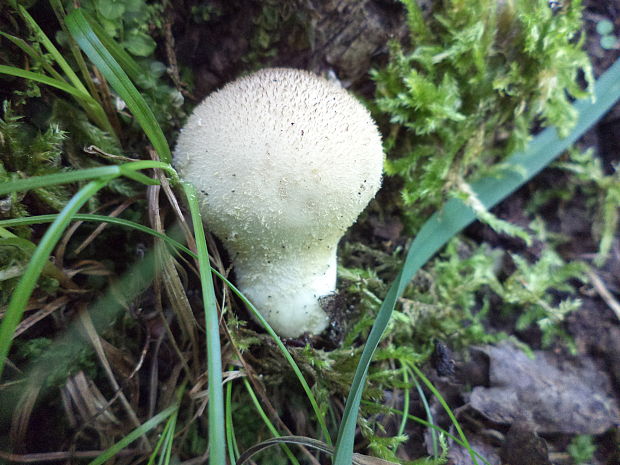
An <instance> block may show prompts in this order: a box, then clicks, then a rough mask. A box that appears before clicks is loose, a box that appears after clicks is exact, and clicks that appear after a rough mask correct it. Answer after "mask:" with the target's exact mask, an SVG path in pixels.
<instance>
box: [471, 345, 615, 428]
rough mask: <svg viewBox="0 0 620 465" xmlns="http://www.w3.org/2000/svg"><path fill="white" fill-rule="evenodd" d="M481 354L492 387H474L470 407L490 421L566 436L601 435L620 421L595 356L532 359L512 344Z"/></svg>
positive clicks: (540, 355) (545, 354)
mask: <svg viewBox="0 0 620 465" xmlns="http://www.w3.org/2000/svg"><path fill="white" fill-rule="evenodd" d="M482 351H483V352H484V353H486V354H487V355H488V357H489V359H490V366H491V368H490V387H488V388H487V387H481V386H478V387H475V388H474V390H473V391H472V394H471V398H470V404H471V406H472V407H473V408H474V409H476V410H477V411H479V412H480V413H481V414H482V415H484V416H485V417H487V418H488V419H490V420H492V421H494V422H497V423H504V424H512V423H514V422H515V421H516V420H524V421H528V422H529V423H530V424H532V425H533V426H534V428H535V430H536V431H537V432H540V433H565V434H600V433H603V432H604V431H606V430H607V429H609V428H611V427H612V426H614V425H617V424H619V423H620V411H619V410H618V405H617V402H616V400H615V398H614V397H613V396H612V395H611V394H610V393H611V392H612V391H611V385H610V381H609V379H608V377H607V374H606V373H605V372H603V371H601V370H600V369H599V368H598V367H597V366H596V365H595V364H594V362H593V361H592V360H591V359H590V358H587V357H579V358H571V359H567V358H566V357H564V356H562V355H556V354H553V353H551V352H545V351H537V352H535V355H536V357H535V358H534V359H530V358H528V357H527V355H526V354H525V353H523V352H522V351H521V350H519V349H518V348H516V347H515V346H513V345H512V344H511V343H508V342H504V343H501V344H499V345H497V346H489V347H486V348H484V349H482Z"/></svg>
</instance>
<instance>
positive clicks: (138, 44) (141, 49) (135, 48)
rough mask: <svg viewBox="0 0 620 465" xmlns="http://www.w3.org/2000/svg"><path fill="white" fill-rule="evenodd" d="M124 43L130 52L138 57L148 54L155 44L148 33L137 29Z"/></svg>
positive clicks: (152, 50) (151, 51) (153, 49)
mask: <svg viewBox="0 0 620 465" xmlns="http://www.w3.org/2000/svg"><path fill="white" fill-rule="evenodd" d="M124 45H125V47H127V50H128V51H129V52H130V53H131V54H133V55H136V56H139V57H147V56H150V55H151V54H152V53H153V52H154V51H155V47H156V46H157V44H156V43H155V41H154V40H153V39H152V38H151V37H150V36H149V35H147V34H145V33H144V32H139V31H137V32H133V33H132V34H131V35H130V36H129V37H128V38H127V40H126V41H125V42H124Z"/></svg>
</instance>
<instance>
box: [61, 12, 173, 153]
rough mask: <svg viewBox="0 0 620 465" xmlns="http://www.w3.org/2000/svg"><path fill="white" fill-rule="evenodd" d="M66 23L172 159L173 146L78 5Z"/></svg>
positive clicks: (154, 141) (158, 149)
mask: <svg viewBox="0 0 620 465" xmlns="http://www.w3.org/2000/svg"><path fill="white" fill-rule="evenodd" d="M65 24H66V25H67V28H68V29H69V31H70V32H71V35H72V36H73V38H74V39H75V41H76V42H77V43H78V45H79V46H80V48H81V49H82V50H83V51H84V53H86V55H87V56H88V58H90V60H91V61H92V62H93V64H94V65H95V66H97V68H99V71H101V73H102V74H103V76H104V77H105V78H106V79H107V80H108V82H109V83H110V85H111V86H112V88H113V89H114V90H115V91H116V92H117V93H118V94H119V95H120V97H121V98H122V99H123V100H124V101H125V103H126V104H127V107H128V108H129V110H131V112H132V113H133V115H134V117H135V118H136V120H137V121H138V123H139V124H140V126H141V127H142V130H143V131H144V133H145V134H146V136H147V137H148V138H149V140H150V141H151V144H153V147H154V148H155V151H156V152H157V153H158V154H159V157H160V159H161V160H162V161H163V162H166V163H170V162H171V160H172V155H171V153H170V147H169V146H168V142H167V141H166V137H165V136H164V133H163V131H162V130H161V127H160V126H159V124H158V123H157V119H156V118H155V115H154V114H153V112H152V110H151V109H150V108H149V106H148V105H147V103H146V101H145V100H144V98H143V97H142V95H140V92H138V90H137V89H136V87H135V86H134V85H133V84H132V82H131V80H130V79H129V77H128V76H127V74H126V73H125V71H123V69H122V68H121V66H120V65H119V64H118V62H117V61H116V60H115V59H114V57H113V56H112V55H111V54H110V52H108V50H107V49H106V48H105V46H104V45H103V43H102V42H101V40H100V39H99V37H98V36H97V34H96V33H95V31H93V29H92V27H91V26H90V24H89V23H88V20H87V19H86V17H85V16H84V13H83V12H82V10H80V9H79V8H78V9H75V10H73V11H72V12H71V13H69V15H67V18H66V20H65Z"/></svg>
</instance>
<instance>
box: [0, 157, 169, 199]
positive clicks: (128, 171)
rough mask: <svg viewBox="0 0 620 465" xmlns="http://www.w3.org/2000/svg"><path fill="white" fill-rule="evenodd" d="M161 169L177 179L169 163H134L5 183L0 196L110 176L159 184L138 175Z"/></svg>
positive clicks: (146, 161)
mask: <svg viewBox="0 0 620 465" xmlns="http://www.w3.org/2000/svg"><path fill="white" fill-rule="evenodd" d="M149 168H160V169H164V170H166V171H167V172H168V173H170V174H171V175H172V177H173V178H174V177H176V171H174V170H173V169H172V167H171V166H170V165H168V164H167V163H162V162H159V161H150V160H143V161H134V162H129V163H125V164H123V165H110V166H100V167H98V168H86V169H83V170H75V171H66V172H64V173H58V174H48V175H45V176H33V177H31V178H26V179H17V180H15V181H9V182H4V183H2V184H1V185H0V195H5V194H9V193H11V192H19V191H26V190H30V189H37V188H39V187H48V186H55V185H58V184H69V183H72V182H78V181H87V180H89V179H97V178H101V177H109V176H113V177H116V176H119V175H120V176H127V177H128V178H131V179H134V180H135V181H138V182H141V183H143V184H146V185H152V184H158V182H156V181H154V180H153V179H152V178H149V177H146V176H144V175H140V174H139V173H136V171H138V170H143V169H149Z"/></svg>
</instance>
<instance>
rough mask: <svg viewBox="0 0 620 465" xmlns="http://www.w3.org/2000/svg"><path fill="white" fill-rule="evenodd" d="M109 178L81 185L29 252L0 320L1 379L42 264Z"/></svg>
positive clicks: (43, 264)
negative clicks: (75, 215)
mask: <svg viewBox="0 0 620 465" xmlns="http://www.w3.org/2000/svg"><path fill="white" fill-rule="evenodd" d="M110 179H111V178H110V177H107V178H103V179H98V180H95V181H91V182H89V183H88V184H87V185H85V186H84V187H83V188H82V189H80V190H79V191H78V192H77V193H76V194H75V195H74V196H73V197H72V198H71V200H70V201H69V202H68V203H67V205H66V206H65V208H63V209H62V211H61V212H60V213H59V214H58V216H57V218H56V220H54V222H53V223H52V224H51V225H50V227H49V228H48V229H47V231H46V233H45V234H44V235H43V237H42V238H41V241H40V242H39V245H38V246H37V248H36V250H35V251H34V253H33V254H32V256H31V258H30V262H29V263H28V267H27V268H26V271H25V272H24V274H23V275H22V277H21V279H20V280H19V283H18V284H17V287H16V288H15V290H14V291H13V296H12V297H11V300H10V301H9V305H8V307H7V309H6V313H5V314H4V318H3V319H2V323H0V379H1V378H2V371H3V369H4V365H5V362H6V359H7V356H8V354H9V349H10V348H11V344H12V342H13V333H14V332H15V328H16V327H17V325H18V324H19V322H20V320H21V318H22V315H23V314H24V309H25V308H26V304H27V303H28V300H29V299H30V296H31V294H32V291H33V290H34V287H35V286H36V284H37V280H38V279H39V275H40V274H41V270H43V267H44V266H45V265H46V263H47V260H48V258H49V256H50V254H51V253H52V251H53V249H54V247H55V246H56V244H57V243H58V240H59V239H60V237H61V236H62V234H63V233H64V231H65V229H66V228H67V226H68V224H69V222H70V221H71V218H72V217H73V215H74V214H75V213H77V211H78V210H79V209H80V208H81V207H82V205H84V203H86V202H87V201H88V199H90V198H91V197H92V196H93V195H95V194H96V193H97V192H98V191H99V190H100V189H101V188H103V187H104V186H105V185H106V184H107V183H108V181H109V180H110Z"/></svg>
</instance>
